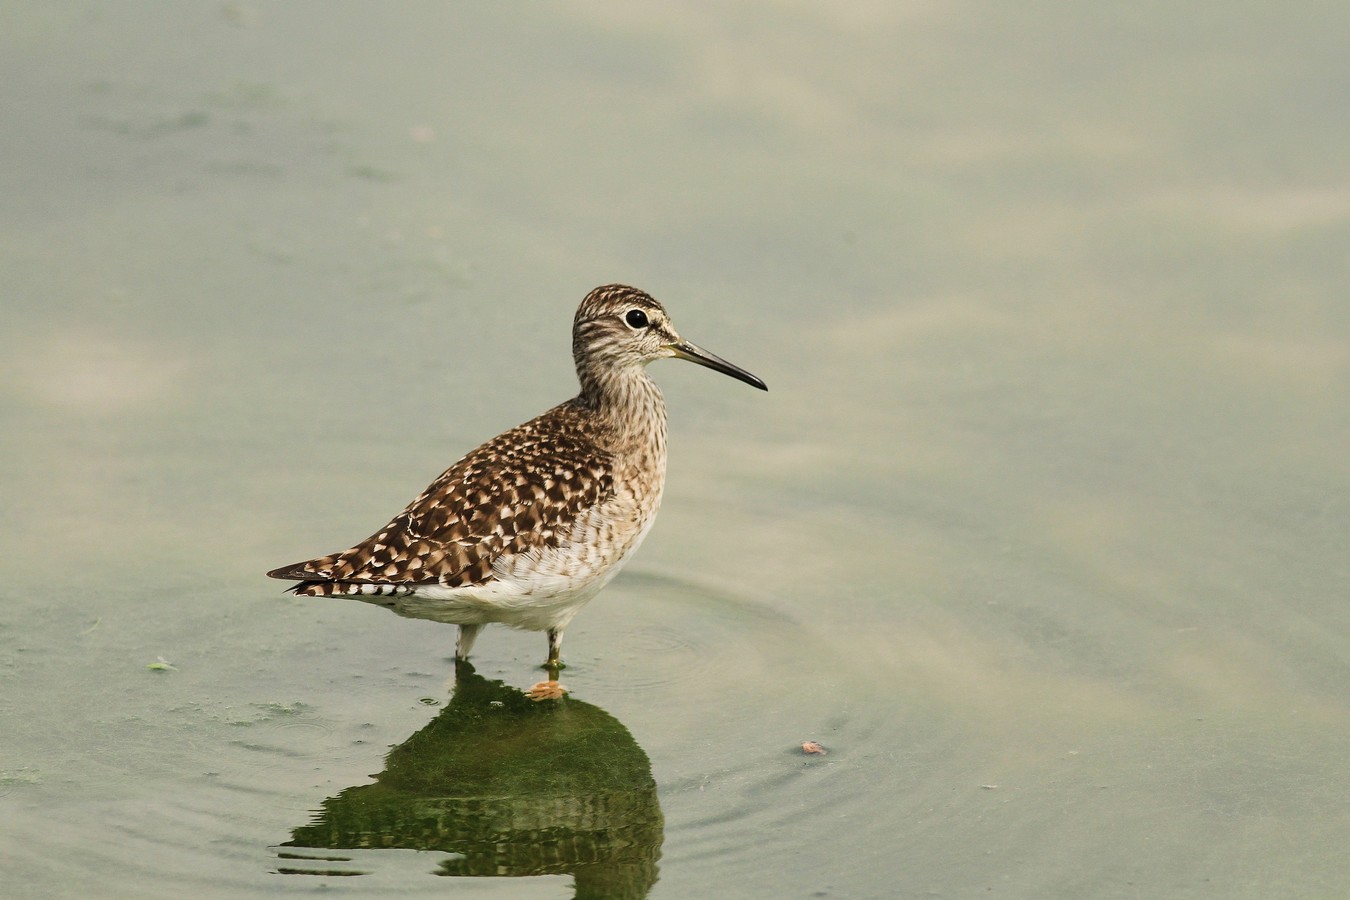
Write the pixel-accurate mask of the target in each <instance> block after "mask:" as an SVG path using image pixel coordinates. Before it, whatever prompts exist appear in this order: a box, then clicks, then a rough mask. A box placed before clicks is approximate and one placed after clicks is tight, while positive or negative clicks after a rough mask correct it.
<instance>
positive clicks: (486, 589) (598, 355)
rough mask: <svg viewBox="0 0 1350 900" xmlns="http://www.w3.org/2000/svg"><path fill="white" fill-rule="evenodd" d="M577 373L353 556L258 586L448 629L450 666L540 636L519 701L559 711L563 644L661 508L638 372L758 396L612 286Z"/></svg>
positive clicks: (601, 297) (646, 301) (583, 324)
mask: <svg viewBox="0 0 1350 900" xmlns="http://www.w3.org/2000/svg"><path fill="white" fill-rule="evenodd" d="M572 358H573V361H574V363H575V365H576V372H577V380H578V382H579V383H580V391H579V393H578V394H577V395H576V396H575V397H573V398H572V399H570V400H567V401H565V402H563V403H560V404H558V405H557V406H555V407H553V408H552V409H550V410H548V411H547V412H545V413H543V414H541V415H539V416H537V417H535V418H533V419H531V420H529V421H528V422H525V423H524V424H522V425H519V426H517V427H515V428H512V429H510V430H509V431H505V432H503V433H502V434H500V435H498V436H497V437H495V438H493V439H492V440H490V441H488V442H487V443H485V444H483V445H482V446H480V447H478V448H477V449H475V450H472V451H470V452H469V453H468V454H466V455H465V456H464V457H463V458H461V459H460V460H458V461H457V462H455V463H454V464H452V465H451V466H450V467H449V468H448V469H446V470H445V471H444V472H443V473H441V475H440V476H439V477H438V478H436V479H435V480H434V481H433V482H431V484H430V485H429V486H428V487H427V488H426V490H424V491H423V492H422V493H421V494H419V495H418V496H417V497H416V498H415V499H414V500H413V501H412V502H411V503H409V504H408V505H407V507H405V508H404V510H403V511H402V512H400V513H399V514H398V515H396V516H394V518H392V519H391V520H390V521H389V523H388V524H386V525H385V526H384V527H383V528H380V529H379V530H378V531H376V532H375V533H374V534H372V535H371V536H370V537H368V538H366V539H365V540H363V541H361V542H360V543H358V544H356V545H355V546H353V547H351V548H350V549H347V550H343V551H341V552H339V553H332V554H329V555H328V556H321V557H318V558H316V559H311V560H307V561H305V562H298V563H293V564H291V565H288V566H282V567H280V568H277V569H273V570H272V571H270V572H268V573H267V575H268V576H270V577H272V578H279V579H283V580H289V581H294V582H296V584H294V585H293V586H291V587H290V588H289V589H288V590H289V592H291V593H294V594H297V595H299V596H305V597H350V598H355V599H357V600H362V601H366V602H370V603H374V604H378V605H381V606H384V607H387V608H389V609H391V610H393V611H394V612H396V613H398V614H400V615H404V616H408V617H412V618H422V619H432V620H435V621H438V622H444V623H448V624H452V625H457V626H459V632H458V637H457V640H456V642H455V659H456V660H466V659H467V658H468V656H469V653H470V651H471V650H472V648H473V644H474V641H475V640H476V639H477V637H478V634H479V632H480V631H481V630H482V628H483V627H484V626H485V625H488V624H493V623H499V624H503V625H507V626H510V627H512V628H517V629H523V630H528V631H543V632H546V633H547V636H548V657H547V659H546V660H545V663H544V666H543V668H545V669H547V670H548V674H549V678H548V680H547V681H543V682H540V683H539V684H537V685H535V686H534V687H533V688H531V690H530V692H529V693H530V696H531V697H533V698H534V699H554V698H557V697H560V696H562V694H563V693H564V692H565V689H564V688H563V687H562V686H561V685H560V684H559V683H558V681H557V677H558V671H559V670H560V669H561V668H562V667H563V663H562V640H563V631H564V629H566V628H567V626H568V624H569V623H570V622H571V621H572V618H573V617H574V616H575V615H576V614H577V612H578V611H579V610H580V609H581V608H582V607H583V606H584V605H585V604H586V603H587V602H588V601H590V600H591V599H592V598H593V597H594V596H595V595H596V594H597V593H599V591H600V590H601V589H602V588H603V587H604V586H605V585H606V584H608V583H609V581H610V580H611V579H612V578H613V577H614V576H615V575H616V574H617V573H618V572H619V570H620V568H622V566H623V565H624V563H626V562H627V561H628V560H629V559H630V558H631V557H632V555H633V552H634V551H635V550H637V548H638V546H639V545H640V544H641V543H642V541H643V538H645V537H646V535H647V532H648V530H650V528H651V526H652V523H653V522H654V521H655V518H656V513H657V509H658V507H659V506H660V504H661V494H662V490H663V488H664V485H665V475H666V405H665V400H664V398H663V397H662V394H661V390H660V388H659V387H657V385H656V382H655V381H653V380H652V378H651V377H650V375H648V373H647V366H648V364H649V363H652V362H655V361H656V360H659V359H667V358H675V359H683V360H687V361H689V362H693V363H697V364H698V365H700V366H705V367H707V368H709V369H712V370H714V371H716V372H721V373H722V374H725V375H729V376H731V377H732V378H735V379H738V380H740V381H743V382H745V383H746V384H749V385H752V386H753V387H756V388H758V389H760V390H764V391H767V390H768V387H767V385H765V383H764V382H763V381H762V380H761V379H759V378H758V377H756V376H755V375H752V374H750V373H749V372H747V371H746V370H744V369H742V368H740V367H739V366H736V365H733V364H731V363H729V362H727V361H726V360H724V359H722V358H721V357H719V356H716V355H714V354H713V353H710V352H708V351H707V350H704V349H703V348H701V347H699V346H698V345H696V344H694V343H692V342H690V341H687V340H685V339H684V338H682V337H681V336H680V334H679V332H678V331H676V330H675V326H674V325H673V324H672V322H671V319H670V316H669V314H668V313H667V312H666V309H665V307H664V306H662V305H661V303H660V302H658V301H657V300H656V299H655V298H653V297H652V296H651V295H650V294H648V293H646V292H645V291H641V290H639V289H637V288H634V287H630V286H628V285H622V284H609V285H603V286H601V287H597V288H596V289H595V290H593V291H591V292H590V293H588V294H587V295H586V297H585V298H584V299H583V300H582V301H581V304H580V306H578V307H577V311H576V315H575V317H574V318H573V322H572Z"/></svg>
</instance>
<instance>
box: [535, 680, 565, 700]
mask: <svg viewBox="0 0 1350 900" xmlns="http://www.w3.org/2000/svg"><path fill="white" fill-rule="evenodd" d="M525 696H526V697H529V698H530V699H531V700H533V701H534V702H535V703H538V702H539V701H541V700H561V699H562V698H563V697H565V696H567V688H565V687H563V686H562V685H561V684H559V683H558V681H557V679H555V678H550V679H549V680H548V681H541V682H539V683H538V684H536V685H534V686H533V687H531V688H530V689H529V690H528V691H526V692H525Z"/></svg>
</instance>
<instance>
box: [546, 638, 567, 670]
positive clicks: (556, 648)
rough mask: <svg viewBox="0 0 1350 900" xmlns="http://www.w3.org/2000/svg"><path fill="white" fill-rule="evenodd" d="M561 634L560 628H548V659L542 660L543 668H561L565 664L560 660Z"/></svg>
mask: <svg viewBox="0 0 1350 900" xmlns="http://www.w3.org/2000/svg"><path fill="white" fill-rule="evenodd" d="M562 636H563V630H562V629H561V628H550V629H549V630H548V660H547V661H545V662H544V668H545V669H563V668H566V666H564V665H563V661H562Z"/></svg>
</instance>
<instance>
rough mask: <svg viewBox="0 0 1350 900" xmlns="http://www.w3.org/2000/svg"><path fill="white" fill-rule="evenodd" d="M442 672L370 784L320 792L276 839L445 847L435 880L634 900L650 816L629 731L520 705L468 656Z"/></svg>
mask: <svg viewBox="0 0 1350 900" xmlns="http://www.w3.org/2000/svg"><path fill="white" fill-rule="evenodd" d="M455 673H456V674H455V682H456V683H455V690H454V693H453V695H452V697H451V699H450V702H449V704H448V705H447V706H446V708H445V709H444V710H442V711H441V713H440V714H439V715H438V716H436V718H435V719H433V720H432V721H431V722H430V723H428V724H427V726H426V727H425V728H423V729H422V730H421V731H419V732H417V733H416V734H414V735H413V736H412V737H410V738H408V739H407V740H406V741H404V742H403V743H402V744H400V745H398V746H397V747H395V748H394V749H393V750H392V751H390V753H389V755H388V757H386V759H385V769H384V771H383V772H381V773H380V774H379V775H376V776H375V779H376V781H375V783H374V784H366V785H358V786H356V787H351V788H348V789H347V790H345V791H343V792H342V793H340V794H338V795H337V796H335V797H331V798H329V799H328V800H326V801H325V802H324V804H323V808H322V809H321V810H319V811H318V812H317V813H316V814H315V817H314V821H313V822H311V823H310V824H308V825H304V826H301V827H299V828H296V829H295V830H294V831H292V832H291V840H290V841H288V842H287V843H286V844H285V845H283V846H285V847H287V848H326V849H328V850H330V851H331V850H338V849H346V850H357V849H360V850H363V851H368V850H370V849H371V848H407V849H414V850H436V851H443V852H448V853H452V854H454V856H453V857H451V858H449V859H446V860H443V861H442V862H441V863H440V867H439V869H438V870H437V871H436V874H438V875H460V876H525V875H546V874H548V875H556V874H569V875H572V876H573V877H574V878H575V880H576V896H577V897H645V896H647V893H648V891H649V890H650V889H651V886H652V885H653V884H655V883H656V877H657V865H656V862H657V859H658V858H659V857H660V854H661V842H662V839H663V819H662V816H661V808H660V806H659V805H658V803H657V799H656V782H655V781H654V780H653V778H652V773H651V763H650V762H649V761H648V759H647V755H646V754H645V753H644V752H643V751H642V748H641V747H639V746H638V744H637V742H636V741H634V740H633V736H632V735H631V734H629V733H628V729H626V728H624V727H623V725H621V724H620V723H619V722H618V720H616V719H615V718H614V717H613V716H611V715H609V714H608V713H606V712H605V711H604V710H601V709H599V708H597V707H595V706H592V705H590V704H589V703H584V702H581V701H578V700H574V699H571V698H568V699H565V700H562V701H559V702H551V703H536V702H533V701H531V700H530V699H529V698H528V697H527V696H526V695H525V694H524V693H522V692H520V691H518V690H516V689H515V688H512V687H508V686H507V685H505V684H503V683H502V682H500V681H488V680H487V679H485V678H483V677H482V676H480V675H478V674H477V673H475V672H474V670H473V666H471V665H470V664H469V663H467V662H460V663H457V664H456V667H455ZM280 856H282V858H283V859H285V861H286V865H285V866H284V867H283V868H281V869H280V871H283V872H286V873H287V874H324V875H337V874H347V875H356V874H360V872H357V871H351V870H348V871H343V870H342V869H341V868H340V866H339V867H335V866H334V863H335V862H343V861H346V860H347V859H348V858H346V857H342V856H340V855H337V854H333V853H331V852H328V853H305V852H300V851H297V850H288V851H283V852H282V853H281V854H280ZM365 858H366V859H367V860H369V859H370V857H369V856H367V857H365Z"/></svg>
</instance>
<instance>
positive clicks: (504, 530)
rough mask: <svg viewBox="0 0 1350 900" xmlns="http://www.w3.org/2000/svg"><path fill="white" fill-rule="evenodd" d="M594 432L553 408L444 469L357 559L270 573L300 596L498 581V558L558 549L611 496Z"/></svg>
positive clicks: (571, 413) (607, 460) (357, 550)
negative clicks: (364, 588)
mask: <svg viewBox="0 0 1350 900" xmlns="http://www.w3.org/2000/svg"><path fill="white" fill-rule="evenodd" d="M587 423H588V419H587V418H586V417H585V414H584V413H583V411H582V410H581V409H580V408H579V407H578V406H577V405H576V401H568V402H567V403H563V404H561V405H560V406H556V407H554V408H553V409H551V410H549V411H548V412H546V413H544V414H543V415H541V416H539V417H538V418H535V419H532V420H531V421H529V422H526V423H525V424H524V425H521V426H519V427H518V428H514V429H512V430H511V431H508V432H506V433H504V434H501V435H499V436H497V437H496V438H493V439H492V440H491V441H489V442H488V443H486V444H484V445H483V446H481V447H479V448H478V449H477V450H474V451H473V452H472V453H470V454H469V455H467V456H465V457H464V458H463V459H461V460H460V461H459V462H457V463H455V464H454V465H453V466H451V467H450V468H449V469H446V470H445V472H443V473H442V474H441V476H440V477H439V478H437V479H436V480H435V481H433V482H432V483H431V485H430V486H429V487H428V488H427V489H426V490H425V491H423V492H422V494H421V496H419V497H418V498H417V499H416V500H414V501H413V502H412V503H410V504H408V507H407V508H406V509H404V510H403V512H401V513H399V514H398V515H397V516H395V517H394V519H393V520H392V521H391V522H390V523H389V524H388V525H386V526H385V527H383V528H381V529H380V530H379V531H377V532H376V533H375V534H373V535H371V536H370V537H368V538H366V539H365V540H364V541H362V542H361V543H359V544H357V545H356V546H355V547H352V548H351V549H350V550H344V551H343V552H341V553H335V554H332V555H330V556H325V557H322V558H320V559H313V560H309V561H308V562H302V563H296V564H294V565H290V566H283V567H282V568H280V569H275V570H273V571H271V572H268V573H267V574H268V575H270V576H271V577H273V578H284V579H290V580H293V581H301V582H304V583H303V584H300V585H297V586H296V587H295V588H294V589H293V590H295V592H296V593H307V594H323V595H331V594H338V593H346V592H347V590H346V589H345V585H353V586H355V585H390V586H404V587H411V586H413V585H420V584H432V583H437V584H440V585H443V586H445V587H450V588H455V587H462V586H464V585H471V584H483V583H486V582H488V581H491V580H492V578H493V574H492V564H493V562H494V561H495V560H496V559H497V558H498V557H499V556H502V555H503V554H509V555H514V554H519V553H525V552H528V551H530V550H537V549H545V548H549V547H556V546H558V544H559V543H560V542H561V541H562V540H563V539H564V538H565V537H566V536H567V534H568V532H569V531H570V529H571V526H572V523H573V522H574V521H575V520H576V518H577V517H578V515H580V514H581V513H582V512H584V511H585V510H587V509H588V508H590V507H591V506H594V505H595V504H597V503H601V502H603V501H604V500H606V499H608V498H609V497H611V496H613V494H614V481H613V477H612V475H611V468H610V467H611V463H612V459H611V457H610V455H609V454H608V453H607V452H605V451H604V450H603V449H602V448H601V447H600V446H599V445H598V444H597V441H596V437H597V435H596V434H595V433H594V432H593V426H591V427H589V428H588V427H587ZM376 592H378V593H384V591H376ZM396 592H399V591H397V590H390V591H389V593H396Z"/></svg>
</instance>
